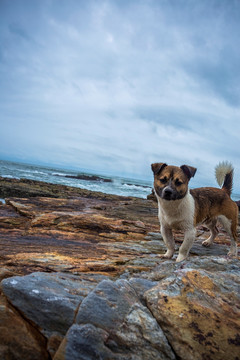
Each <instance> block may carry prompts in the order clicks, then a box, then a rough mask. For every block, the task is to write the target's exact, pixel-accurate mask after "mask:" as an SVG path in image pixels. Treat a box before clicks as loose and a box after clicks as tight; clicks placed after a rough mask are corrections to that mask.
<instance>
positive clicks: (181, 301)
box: [145, 262, 240, 360]
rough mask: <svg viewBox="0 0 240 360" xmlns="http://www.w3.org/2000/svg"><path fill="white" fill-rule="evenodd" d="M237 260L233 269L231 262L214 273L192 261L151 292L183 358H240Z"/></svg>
mask: <svg viewBox="0 0 240 360" xmlns="http://www.w3.org/2000/svg"><path fill="white" fill-rule="evenodd" d="M195 265H196V264H195ZM218 265H220V264H218ZM232 265H233V264H230V266H229V267H230V269H231V270H230V269H228V265H227V264H226V262H225V269H224V266H222V267H221V266H220V268H221V271H216V272H209V271H206V270H201V269H199V268H198V269H192V268H191V264H189V268H186V269H185V268H182V269H181V268H178V269H176V270H175V271H174V272H173V273H172V274H171V275H170V276H169V277H167V278H165V279H164V280H162V281H161V282H160V283H159V284H158V285H157V286H156V287H154V288H152V289H150V290H148V291H147V292H146V293H145V299H146V302H147V306H148V308H149V309H150V311H151V312H152V313H153V315H154V316H155V318H156V319H157V321H158V323H159V324H160V326H161V327H162V329H163V330H164V332H165V334H166V336H167V338H168V341H169V343H170V345H171V346H172V347H173V349H174V352H175V353H176V354H177V355H178V357H179V358H180V359H184V360H198V359H199V360H200V359H201V360H202V359H216V360H218V359H219V360H220V359H223V358H225V356H226V354H227V357H228V359H229V360H236V359H237V358H238V357H239V346H240V338H239V331H240V310H239V304H240V292H239V289H240V287H239V286H240V281H239V265H238V264H237V262H234V265H237V266H235V268H234V266H233V270H232V267H231V266H232ZM229 270H230V271H229Z"/></svg>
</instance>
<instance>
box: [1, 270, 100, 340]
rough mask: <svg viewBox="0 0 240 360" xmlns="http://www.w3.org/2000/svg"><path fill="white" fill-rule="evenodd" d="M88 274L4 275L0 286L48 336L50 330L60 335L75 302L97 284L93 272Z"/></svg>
mask: <svg viewBox="0 0 240 360" xmlns="http://www.w3.org/2000/svg"><path fill="white" fill-rule="evenodd" d="M89 278H90V280H88V279H87V276H85V279H81V278H79V277H78V276H74V275H70V274H61V273H57V274H46V273H40V272H38V273H33V274H30V275H27V276H25V277H20V276H16V277H11V278H8V279H5V280H3V281H2V283H1V286H2V290H3V293H4V295H5V296H7V298H8V300H9V301H10V302H11V303H12V304H13V305H14V306H15V307H16V308H17V309H18V310H19V311H20V312H21V313H22V314H24V316H25V317H26V318H27V319H29V320H31V321H32V322H34V323H35V324H36V325H37V326H38V327H39V329H40V331H41V332H42V333H43V334H44V335H45V336H47V337H50V336H51V334H53V333H59V334H61V335H64V334H65V333H66V332H67V330H68V329H69V327H70V326H71V325H72V324H73V321H74V317H75V312H76V310H77V308H78V306H79V304H80V303H81V302H82V300H83V299H84V297H85V296H86V295H87V294H88V293H89V291H91V290H92V289H93V288H95V286H96V284H97V281H96V280H95V281H93V276H91V277H89ZM102 278H103V277H98V279H99V280H98V281H100V280H101V279H102Z"/></svg>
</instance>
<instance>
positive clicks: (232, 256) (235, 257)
mask: <svg viewBox="0 0 240 360" xmlns="http://www.w3.org/2000/svg"><path fill="white" fill-rule="evenodd" d="M227 257H228V258H230V259H237V257H238V254H237V252H235V251H234V252H232V251H231V250H230V251H229V252H228V253H227Z"/></svg>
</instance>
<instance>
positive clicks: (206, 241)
mask: <svg viewBox="0 0 240 360" xmlns="http://www.w3.org/2000/svg"><path fill="white" fill-rule="evenodd" d="M211 245H212V241H210V240H209V239H207V240H204V241H203V242H202V246H205V247H209V246H211Z"/></svg>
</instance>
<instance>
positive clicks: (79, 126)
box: [0, 0, 240, 191]
mask: <svg viewBox="0 0 240 360" xmlns="http://www.w3.org/2000/svg"><path fill="white" fill-rule="evenodd" d="M16 4H17V5H16V6H12V3H11V2H9V1H6V0H3V1H2V2H1V5H0V6H1V11H0V13H1V15H0V16H1V19H0V20H1V21H0V44H1V46H0V76H1V85H0V95H1V97H0V98H1V100H0V110H1V115H0V116H1V136H0V140H1V142H0V157H1V156H2V157H3V156H4V157H5V158H8V157H9V158H10V157H11V158H16V159H18V160H21V159H24V160H29V161H32V162H35V161H38V162H49V163H51V164H56V165H62V166H72V167H74V166H75V167H79V168H81V167H82V168H88V169H92V170H97V171H99V172H106V171H108V172H111V171H112V172H113V173H117V174H129V175H131V176H135V177H143V178H147V177H149V178H150V177H151V171H150V163H151V162H155V161H166V162H169V163H176V164H178V165H181V164H182V163H187V164H189V165H193V166H196V167H198V177H197V178H196V179H199V180H195V179H194V181H196V182H198V183H199V184H206V182H207V183H208V182H209V183H213V182H214V179H213V169H214V166H215V165H216V163H217V162H218V161H220V160H230V161H232V162H233V163H234V165H235V167H236V175H237V176H238V177H239V176H240V167H239V165H238V159H239V155H240V153H239V152H240V150H239V145H238V133H239V130H240V123H239V121H238V119H239V113H240V107H239V105H240V104H239V100H240V98H239V93H240V92H239V83H240V82H239V80H240V79H239V78H240V70H239V66H238V64H239V60H240V59H239V57H240V50H239V47H238V41H239V40H238V39H239V35H240V34H239V32H240V25H239V21H238V17H237V13H239V12H238V10H239V7H240V5H239V3H238V2H235V1H224V0H223V1H221V2H219V1H214V0H211V1H205V0H204V1H201V2H194V1H190V0H189V1H176V2H169V1H161V2H159V1H155V0H142V1H133V0H132V1H121V2H119V1H117V0H116V1H115V0H111V1H110V0H109V1H94V0H90V1H87V2H86V1H82V0H81V1H77V0H71V1H61V2H59V1H56V0H51V1H50V0H43V1H41V2H33V1H28V0H25V1H23V0H19V1H18V2H17V3H16ZM206 185H207V184H206ZM236 188H237V191H240V190H239V189H238V187H236Z"/></svg>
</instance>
